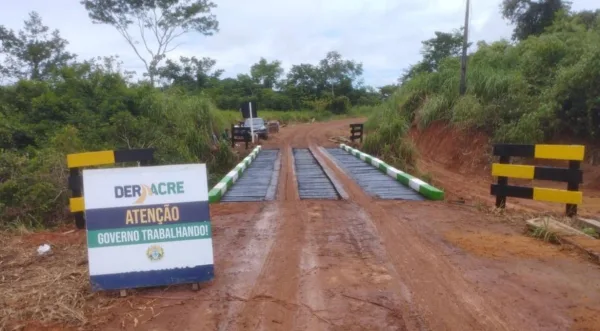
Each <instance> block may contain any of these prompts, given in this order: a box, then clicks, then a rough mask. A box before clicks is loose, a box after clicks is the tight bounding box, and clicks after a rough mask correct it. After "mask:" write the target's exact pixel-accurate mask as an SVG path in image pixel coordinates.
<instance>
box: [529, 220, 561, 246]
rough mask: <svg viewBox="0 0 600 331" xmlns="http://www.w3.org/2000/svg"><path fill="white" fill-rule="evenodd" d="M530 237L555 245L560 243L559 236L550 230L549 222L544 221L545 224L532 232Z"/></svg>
mask: <svg viewBox="0 0 600 331" xmlns="http://www.w3.org/2000/svg"><path fill="white" fill-rule="evenodd" d="M530 235H531V236H532V237H534V238H537V239H540V240H542V241H545V242H550V243H553V244H557V243H559V241H558V236H557V234H556V233H555V232H554V231H552V230H550V225H549V222H548V220H544V223H543V224H542V225H541V226H537V227H535V229H533V230H531V231H530Z"/></svg>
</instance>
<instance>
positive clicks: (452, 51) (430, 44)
mask: <svg viewBox="0 0 600 331" xmlns="http://www.w3.org/2000/svg"><path fill="white" fill-rule="evenodd" d="M463 30H464V28H462V27H461V28H460V29H458V30H454V31H453V32H452V33H448V32H440V31H436V32H435V37H434V38H431V39H428V40H425V41H422V42H421V43H422V44H423V48H422V49H421V54H422V55H423V63H424V64H425V65H426V66H427V67H428V68H429V71H430V72H431V71H435V70H437V68H438V66H439V64H440V62H442V60H443V59H445V58H447V57H450V56H459V55H460V54H461V51H462V43H463ZM470 46H471V43H469V44H468V45H467V47H470Z"/></svg>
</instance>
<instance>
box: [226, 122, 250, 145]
mask: <svg viewBox="0 0 600 331" xmlns="http://www.w3.org/2000/svg"><path fill="white" fill-rule="evenodd" d="M242 124H243V122H242V123H241V124H240V126H235V125H233V124H232V125H231V147H235V143H236V142H243V143H246V149H248V144H249V143H250V142H251V141H252V136H251V133H250V128H247V127H242V126H241V125H242Z"/></svg>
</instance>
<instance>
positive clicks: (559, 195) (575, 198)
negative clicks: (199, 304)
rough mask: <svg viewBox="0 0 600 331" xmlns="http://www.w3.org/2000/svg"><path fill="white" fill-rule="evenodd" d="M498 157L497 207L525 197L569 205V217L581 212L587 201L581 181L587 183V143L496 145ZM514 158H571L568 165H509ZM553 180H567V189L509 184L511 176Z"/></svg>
mask: <svg viewBox="0 0 600 331" xmlns="http://www.w3.org/2000/svg"><path fill="white" fill-rule="evenodd" d="M493 154H494V156H499V157H500V160H499V163H494V164H492V176H496V177H498V183H497V184H492V187H491V194H492V195H495V196H496V207H498V208H504V207H505V206H506V198H507V197H514V198H523V199H533V200H538V201H549V202H559V203H565V204H567V207H566V213H567V215H568V216H574V215H576V214H577V205H580V204H581V203H582V201H583V194H582V193H581V192H579V184H580V183H582V182H583V172H582V171H581V169H580V167H581V161H582V160H583V157H584V154H585V146H581V145H514V144H498V145H494V153H493ZM510 157H530V158H536V159H553V160H567V161H569V167H568V168H557V167H545V166H529V165H516V164H509V163H510ZM509 177H512V178H522V179H539V180H551V181H559V182H566V183H567V190H557V189H549V188H540V187H524V186H513V185H508V178H509Z"/></svg>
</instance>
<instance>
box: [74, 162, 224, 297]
mask: <svg viewBox="0 0 600 331" xmlns="http://www.w3.org/2000/svg"><path fill="white" fill-rule="evenodd" d="M83 183H84V185H83V187H84V190H85V217H86V223H87V244H88V261H89V272H90V282H91V284H92V291H99V290H117V289H120V290H123V289H129V288H138V287H150V286H164V285H170V284H185V283H192V284H197V283H199V282H203V281H208V280H211V279H213V278H214V261H213V247H212V231H211V223H210V213H209V205H208V185H207V173H206V165H204V164H184V165H169V166H154V167H139V168H115V169H93V170H88V169H86V170H83Z"/></svg>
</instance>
